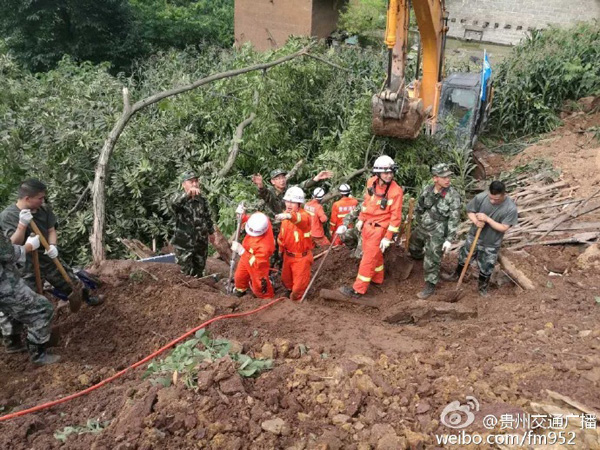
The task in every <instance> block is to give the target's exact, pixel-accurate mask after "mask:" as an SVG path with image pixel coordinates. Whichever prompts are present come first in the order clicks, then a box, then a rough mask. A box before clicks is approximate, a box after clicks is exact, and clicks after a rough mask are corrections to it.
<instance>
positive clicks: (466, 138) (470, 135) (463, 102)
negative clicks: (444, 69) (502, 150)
mask: <svg viewBox="0 0 600 450" xmlns="http://www.w3.org/2000/svg"><path fill="white" fill-rule="evenodd" d="M486 89H487V91H488V93H487V94H488V95H485V96H484V97H485V99H486V100H481V97H482V96H481V74H480V73H473V72H470V73H453V74H451V75H449V76H448V77H446V79H445V80H444V81H443V83H442V93H441V95H440V104H439V112H438V118H437V125H438V126H440V124H444V123H446V122H447V121H452V122H454V123H455V126H456V128H455V132H456V134H457V137H458V140H459V143H460V144H462V146H467V147H469V148H473V146H474V145H475V143H476V142H477V138H478V136H479V132H480V131H481V129H482V127H483V125H484V124H485V122H486V121H487V117H488V112H489V106H490V103H489V101H487V99H489V98H491V89H492V84H491V83H487V85H486Z"/></svg>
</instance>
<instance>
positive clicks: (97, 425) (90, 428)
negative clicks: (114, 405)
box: [54, 419, 111, 442]
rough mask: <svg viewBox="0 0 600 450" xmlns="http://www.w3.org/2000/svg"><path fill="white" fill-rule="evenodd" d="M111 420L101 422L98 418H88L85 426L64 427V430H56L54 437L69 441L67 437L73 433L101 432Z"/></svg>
mask: <svg viewBox="0 0 600 450" xmlns="http://www.w3.org/2000/svg"><path fill="white" fill-rule="evenodd" d="M110 422H111V421H110V420H107V421H105V422H100V420H98V419H88V421H87V423H86V424H85V425H83V426H68V427H64V428H63V429H62V430H56V432H55V433H54V438H55V439H56V440H59V441H61V442H67V438H68V437H69V436H70V435H71V434H87V433H91V434H100V433H101V432H102V430H104V429H105V428H106V427H107V426H108V425H110Z"/></svg>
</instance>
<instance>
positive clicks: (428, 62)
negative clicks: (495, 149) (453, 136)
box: [372, 0, 493, 148]
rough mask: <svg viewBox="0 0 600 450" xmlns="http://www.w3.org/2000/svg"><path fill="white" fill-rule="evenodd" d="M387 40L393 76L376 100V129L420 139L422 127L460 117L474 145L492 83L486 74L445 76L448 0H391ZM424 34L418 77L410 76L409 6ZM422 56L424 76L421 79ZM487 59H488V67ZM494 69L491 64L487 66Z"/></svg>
mask: <svg viewBox="0 0 600 450" xmlns="http://www.w3.org/2000/svg"><path fill="white" fill-rule="evenodd" d="M388 1H389V3H388V11H387V26H386V33H385V43H386V45H387V47H388V52H389V61H388V74H387V79H386V83H385V86H384V88H383V89H382V90H381V92H379V93H377V94H375V95H374V96H373V99H372V110H373V132H374V134H376V135H380V136H391V137H396V138H401V139H415V138H417V136H418V135H419V134H420V133H421V130H422V129H423V125H425V130H426V131H427V132H429V133H435V131H436V127H437V125H438V124H439V123H441V122H443V121H444V120H445V118H446V117H447V116H453V117H454V119H455V120H456V122H457V124H458V126H457V134H458V135H459V136H460V140H461V141H462V142H463V144H464V145H466V146H468V147H470V148H472V147H473V146H474V145H475V142H476V141H477V136H478V133H479V131H480V130H481V127H482V126H483V124H484V123H485V121H486V118H487V114H488V112H489V109H490V105H491V100H492V95H493V91H492V83H491V82H487V81H486V80H485V79H484V80H483V82H484V89H483V90H482V87H481V86H482V75H481V73H454V74H451V75H450V76H448V77H446V78H444V76H443V71H444V49H445V44H446V32H447V30H448V26H447V20H448V13H447V11H446V8H445V2H444V0H412V2H410V0H388ZM411 3H412V8H413V10H414V13H415V17H416V21H417V25H418V28H419V34H420V45H419V47H420V48H419V52H418V55H417V69H416V73H417V78H418V79H417V80H412V81H410V82H409V83H407V82H406V79H405V71H406V64H407V52H408V42H409V41H408V35H409V27H410V6H411ZM421 55H422V65H423V67H422V77H421V78H420V79H419V73H420V69H421V67H420V66H421ZM486 63H487V64H489V63H488V62H487V57H484V67H485V64H486ZM488 70H489V66H488Z"/></svg>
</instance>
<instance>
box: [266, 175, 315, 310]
mask: <svg viewBox="0 0 600 450" xmlns="http://www.w3.org/2000/svg"><path fill="white" fill-rule="evenodd" d="M283 200H284V201H285V212H283V213H280V214H277V215H276V216H275V220H279V221H281V230H280V232H279V236H278V238H277V244H278V245H279V252H280V253H281V255H282V257H283V268H282V271H281V282H282V283H283V286H284V287H285V288H286V289H287V290H288V291H289V298H290V299H292V300H295V301H299V300H301V299H302V296H303V295H304V291H305V290H306V288H307V287H308V284H309V283H310V270H311V267H312V263H313V254H312V249H313V245H314V244H313V241H312V239H311V235H310V215H308V213H307V212H306V211H305V210H304V209H302V205H303V204H304V191H302V189H300V188H299V187H298V186H293V187H291V188H289V189H288V190H287V191H286V193H285V196H284V197H283Z"/></svg>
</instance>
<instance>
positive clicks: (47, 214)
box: [0, 178, 103, 306]
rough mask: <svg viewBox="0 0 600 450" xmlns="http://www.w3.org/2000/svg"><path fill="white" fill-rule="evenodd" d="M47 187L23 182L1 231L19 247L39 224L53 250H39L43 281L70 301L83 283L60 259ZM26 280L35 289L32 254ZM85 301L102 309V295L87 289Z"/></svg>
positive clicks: (6, 211) (0, 218) (1, 220)
mask: <svg viewBox="0 0 600 450" xmlns="http://www.w3.org/2000/svg"><path fill="white" fill-rule="evenodd" d="M46 193H47V188H46V185H45V184H44V183H42V182H41V181H40V180H38V179H36V178H30V179H28V180H25V181H24V182H22V183H21V185H20V186H19V189H18V198H17V202H16V203H15V204H12V205H10V206H8V207H7V208H6V209H4V211H2V213H0V228H2V232H3V233H4V235H5V236H6V237H8V238H9V239H10V241H11V242H12V243H13V244H15V245H23V243H24V242H25V240H26V239H27V238H28V237H29V236H30V235H31V234H32V233H33V232H34V230H33V228H32V223H31V222H32V221H33V222H35V224H36V225H37V227H38V228H39V230H40V232H41V234H42V235H43V237H44V238H45V239H46V241H47V242H48V244H49V249H48V250H46V251H43V248H40V249H39V250H36V251H38V256H39V262H40V273H41V277H42V282H43V281H47V282H48V283H49V284H50V285H52V287H53V288H54V290H53V292H52V293H53V294H54V295H55V296H56V297H58V298H59V299H61V300H67V299H68V298H69V296H70V295H71V293H72V292H73V287H72V286H71V283H72V284H73V285H76V286H79V285H80V283H81V281H80V280H79V278H77V277H76V276H75V274H74V273H73V270H72V269H71V268H70V267H69V266H68V265H66V264H65V263H64V261H62V259H61V258H60V257H59V250H58V249H59V244H58V233H57V228H58V220H57V218H56V216H55V215H54V213H53V211H52V208H51V207H50V205H48V204H47V203H46ZM56 258H58V259H57V261H60V262H61V264H62V266H63V267H64V269H65V271H66V274H67V277H68V278H70V279H71V283H69V282H67V281H66V280H65V279H64V278H63V275H62V274H61V273H60V272H59V270H58V268H57V265H56V264H55V261H53V260H54V259H56ZM21 273H22V275H23V280H24V281H25V283H27V285H28V286H29V287H30V288H32V289H35V273H34V267H33V257H32V254H28V255H27V258H26V259H25V263H24V264H23V268H22V269H21ZM82 295H83V300H84V301H85V303H87V304H88V305H89V306H98V305H101V304H102V303H103V297H102V296H92V295H91V292H90V290H89V289H88V288H87V287H84V288H83V291H82Z"/></svg>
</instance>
